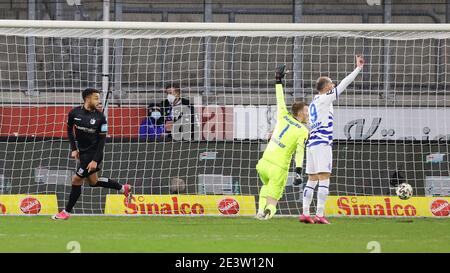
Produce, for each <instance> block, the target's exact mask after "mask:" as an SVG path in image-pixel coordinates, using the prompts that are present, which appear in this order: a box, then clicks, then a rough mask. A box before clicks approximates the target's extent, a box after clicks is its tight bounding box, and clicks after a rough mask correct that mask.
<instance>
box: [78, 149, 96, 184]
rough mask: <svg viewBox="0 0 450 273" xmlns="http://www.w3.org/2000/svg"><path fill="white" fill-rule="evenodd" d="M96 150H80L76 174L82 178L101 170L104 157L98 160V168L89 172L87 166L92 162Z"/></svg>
mask: <svg viewBox="0 0 450 273" xmlns="http://www.w3.org/2000/svg"><path fill="white" fill-rule="evenodd" d="M94 155H95V151H94V152H89V151H88V152H80V162H79V164H78V167H77V169H76V170H75V174H76V175H77V176H78V177H80V178H86V177H88V176H90V175H91V174H93V173H96V172H98V171H100V170H101V169H100V163H102V158H100V160H99V161H98V162H97V169H95V170H93V171H91V172H88V170H87V166H88V165H89V163H91V161H92V159H93V158H94Z"/></svg>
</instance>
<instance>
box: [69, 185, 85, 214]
mask: <svg viewBox="0 0 450 273" xmlns="http://www.w3.org/2000/svg"><path fill="white" fill-rule="evenodd" d="M80 195H81V185H72V190H71V191H70V196H69V202H68V203H67V206H66V212H69V213H70V212H72V208H73V207H74V206H75V203H76V202H77V201H78V198H79V197H80Z"/></svg>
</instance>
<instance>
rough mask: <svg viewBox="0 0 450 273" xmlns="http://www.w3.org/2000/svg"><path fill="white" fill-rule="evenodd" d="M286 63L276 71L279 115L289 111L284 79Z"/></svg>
mask: <svg viewBox="0 0 450 273" xmlns="http://www.w3.org/2000/svg"><path fill="white" fill-rule="evenodd" d="M285 68H286V65H284V64H282V65H280V66H278V67H277V69H276V71H275V79H276V82H275V92H276V97H277V115H278V117H280V116H282V115H285V114H286V113H288V110H287V107H286V102H285V101H284V90H283V83H282V79H283V78H284V75H286V73H285V71H284V70H285Z"/></svg>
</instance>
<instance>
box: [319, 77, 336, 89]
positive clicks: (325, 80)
mask: <svg viewBox="0 0 450 273" xmlns="http://www.w3.org/2000/svg"><path fill="white" fill-rule="evenodd" d="M331 82H332V81H331V79H330V78H328V77H325V76H322V77H320V78H318V79H317V81H316V89H317V91H322V89H324V88H325V86H326V85H327V83H331Z"/></svg>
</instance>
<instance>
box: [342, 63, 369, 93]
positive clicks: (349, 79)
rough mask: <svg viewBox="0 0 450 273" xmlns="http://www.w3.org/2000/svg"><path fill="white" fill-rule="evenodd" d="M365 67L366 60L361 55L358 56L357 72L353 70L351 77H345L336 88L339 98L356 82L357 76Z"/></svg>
mask: <svg viewBox="0 0 450 273" xmlns="http://www.w3.org/2000/svg"><path fill="white" fill-rule="evenodd" d="M363 66H364V58H363V57H362V56H361V55H356V68H355V70H353V72H352V73H350V75H348V76H347V77H345V78H344V79H343V80H342V81H341V82H340V83H339V85H338V86H337V87H336V92H337V94H336V95H337V96H340V95H341V93H342V92H344V90H345V89H346V88H347V86H349V85H350V84H351V83H352V82H353V81H354V80H355V78H356V76H358V74H359V72H360V71H361V70H362V68H363Z"/></svg>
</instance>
